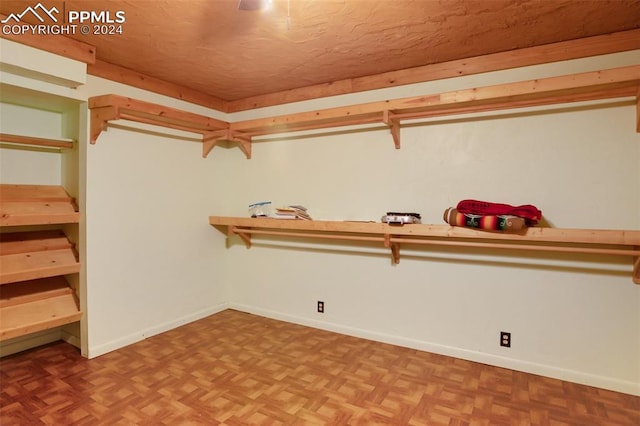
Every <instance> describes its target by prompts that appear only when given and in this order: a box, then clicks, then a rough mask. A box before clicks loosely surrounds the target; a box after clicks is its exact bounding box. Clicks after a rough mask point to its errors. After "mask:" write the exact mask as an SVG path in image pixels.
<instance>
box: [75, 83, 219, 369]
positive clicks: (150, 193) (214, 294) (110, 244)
mask: <svg viewBox="0 0 640 426" xmlns="http://www.w3.org/2000/svg"><path fill="white" fill-rule="evenodd" d="M82 91H83V93H85V94H86V96H87V97H89V96H94V95H102V94H107V93H115V94H119V95H125V96H132V97H135V98H136V99H140V100H146V101H149V102H156V103H164V104H165V105H169V106H172V107H175V108H182V109H186V110H190V111H192V112H197V113H203V111H205V109H204V108H201V107H195V106H190V105H188V104H186V103H181V102H179V101H175V100H171V99H168V98H165V97H162V96H158V95H153V94H150V93H148V92H145V91H141V90H135V89H132V88H129V87H126V86H123V85H120V84H116V83H113V82H109V81H105V80H102V79H99V78H92V77H89V78H88V83H87V85H86V86H85V87H83V88H82ZM205 112H207V114H208V115H213V114H214V113H213V112H212V111H205ZM129 124H131V123H129ZM123 125H124V127H123ZM128 126H129V125H128V124H127V123H116V124H115V125H112V126H109V128H108V130H107V131H104V132H102V134H101V135H100V137H99V138H98V141H97V143H96V144H94V145H88V146H87V148H86V173H87V179H86V185H87V200H86V223H87V248H86V253H87V265H86V271H87V283H88V289H87V312H88V324H87V327H88V330H89V356H90V357H95V356H98V355H100V354H103V353H105V352H108V351H110V350H113V349H117V348H119V347H122V346H125V345H127V344H130V343H132V342H135V341H137V340H140V339H143V338H145V337H148V336H150V335H153V334H157V333H160V332H163V331H166V330H169V329H172V328H174V327H176V326H179V325H181V324H183V323H186V322H189V321H192V320H195V319H198V318H202V317H204V316H207V315H210V314H212V313H215V312H218V311H219V310H222V309H225V308H226V306H227V305H226V303H227V301H228V300H229V295H228V294H227V292H226V287H225V285H224V282H222V281H221V274H222V272H223V268H224V265H223V264H221V263H220V262H218V261H217V259H218V258H219V253H222V252H223V251H224V238H223V236H221V235H219V233H217V232H216V231H215V230H214V229H213V228H211V227H210V226H209V225H208V221H207V218H208V216H209V215H210V214H211V212H215V211H216V210H218V209H219V206H220V205H221V204H222V203H224V202H225V197H224V195H223V194H224V188H225V187H226V186H227V185H228V184H229V182H230V178H229V176H228V175H227V173H226V171H227V170H228V168H227V166H226V165H225V164H224V163H223V162H222V161H221V158H220V157H218V156H215V155H211V156H210V158H207V159H203V158H202V144H201V143H199V142H198V141H197V136H196V135H193V134H186V133H181V132H171V131H169V133H164V129H159V128H153V129H150V128H149V126H139V127H140V128H141V129H142V130H140V129H136V128H135V127H128ZM147 130H151V131H147Z"/></svg>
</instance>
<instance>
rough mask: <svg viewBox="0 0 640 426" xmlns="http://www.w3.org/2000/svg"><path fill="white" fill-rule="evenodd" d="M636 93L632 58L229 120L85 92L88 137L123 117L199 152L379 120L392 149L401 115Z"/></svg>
mask: <svg viewBox="0 0 640 426" xmlns="http://www.w3.org/2000/svg"><path fill="white" fill-rule="evenodd" d="M639 93H640V65H632V66H627V67H620V68H612V69H606V70H600V71H591V72H584V73H578V74H570V75H563V76H557V77H548V78H541V79H535V80H527V81H520V82H515V83H506V84H498V85H494V86H486V87H476V88H470V89H462V90H456V91H452V92H445V93H435V94H425V95H420V96H413V97H409V98H402V99H389V100H384V101H379V102H370V103H365V104H357V105H350V106H344V107H337V108H327V109H321V110H315V111H306V112H301V113H295V114H287V115H281V116H275V117H265V118H258V119H252V120H244V121H238V122H233V123H229V122H226V121H221V120H215V119H212V118H209V117H205V116H200V115H197V114H192V113H188V112H185V111H180V110H176V109H172V108H167V107H164V106H161V105H156V104H152V103H148V102H142V101H137V100H134V99H130V98H125V97H122V96H117V95H102V96H96V97H93V98H90V99H89V108H90V109H91V143H95V142H96V140H97V139H98V136H99V135H100V133H101V132H102V131H103V130H104V129H106V128H107V125H108V123H109V121H111V120H119V119H125V120H131V121H137V122H141V123H146V124H152V125H157V126H162V127H168V128H173V129H179V130H185V131H190V132H194V133H199V134H201V135H202V138H203V139H202V142H203V149H202V155H203V157H206V156H207V155H208V154H209V152H210V151H211V150H212V149H213V147H214V146H216V144H217V143H218V142H222V141H233V142H237V143H238V144H239V146H240V148H241V149H242V151H243V152H244V153H245V155H246V157H247V158H251V143H252V138H253V137H255V136H263V135H270V134H278V133H288V132H299V131H306V130H317V129H325V128H336V127H341V126H355V125H364V124H382V125H385V126H387V127H389V130H390V133H391V136H392V139H393V143H394V146H395V147H396V149H399V148H400V137H401V132H400V127H401V123H402V121H407V120H418V119H426V118H431V117H439V116H447V115H455V114H467V113H479V112H487V111H497V110H504V109H513V108H524V107H535V106H541V105H551V104H562V103H571V102H581V101H593V100H601V99H614V98H622V97H633V98H635V100H636V104H637V109H638V111H640V96H639ZM638 117H640V114H639V115H638ZM636 131H637V132H640V118H638V121H637V123H636Z"/></svg>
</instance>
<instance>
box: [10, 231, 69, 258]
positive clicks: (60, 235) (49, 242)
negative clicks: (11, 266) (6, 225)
mask: <svg viewBox="0 0 640 426" xmlns="http://www.w3.org/2000/svg"><path fill="white" fill-rule="evenodd" d="M72 247H73V244H72V243H71V242H70V241H69V239H68V238H67V236H66V235H65V234H64V232H63V231H62V230H51V231H32V232H8V233H1V234H0V256H4V255H8V254H19V253H30V252H35V251H45V250H60V249H67V248H72Z"/></svg>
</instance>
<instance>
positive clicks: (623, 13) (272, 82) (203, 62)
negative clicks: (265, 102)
mask: <svg viewBox="0 0 640 426" xmlns="http://www.w3.org/2000/svg"><path fill="white" fill-rule="evenodd" d="M243 1H247V0H243ZM267 1H268V0H267ZM35 3H36V2H35V1H12V0H3V1H2V2H1V3H0V13H2V14H4V15H9V14H10V13H15V12H19V11H21V10H23V9H24V8H25V6H28V5H33V4H35ZM42 3H43V4H44V5H46V6H52V5H57V6H58V7H59V8H60V9H61V10H66V11H69V10H93V11H107V10H108V11H110V12H111V14H112V15H111V16H112V17H113V16H114V15H115V12H116V11H124V12H125V13H126V22H125V23H123V24H122V30H123V31H122V32H123V33H122V34H117V35H93V34H88V35H82V34H79V33H78V34H75V35H71V37H72V38H75V39H77V40H80V41H83V42H86V43H88V44H90V45H92V46H95V48H96V58H97V60H98V62H97V63H96V64H95V65H93V67H94V71H95V72H94V73H95V74H98V75H100V73H101V69H102V70H104V69H105V67H108V66H109V65H110V64H111V65H116V66H118V67H122V68H125V69H127V70H130V71H134V72H136V73H139V75H142V76H147V77H150V78H153V79H158V80H160V81H163V82H168V83H171V84H174V85H176V86H179V87H185V88H188V89H189V90H192V91H197V92H200V93H202V94H203V95H206V96H209V97H211V99H217V100H219V101H220V102H221V103H231V104H232V103H234V102H235V103H236V104H237V105H236V107H235V110H241V109H247V108H249V107H250V106H254V107H255V106H257V105H259V102H251V100H253V99H259V98H260V97H263V98H264V97H265V96H268V97H270V99H271V100H270V103H271V104H276V103H279V102H278V97H280V98H281V99H285V98H286V96H282V94H285V93H287V92H290V91H294V90H300V89H301V88H307V87H319V86H322V85H324V86H327V85H332V84H337V83H338V82H342V81H348V80H349V79H353V78H359V77H366V76H376V75H380V74H382V73H389V72H394V71H398V70H406V69H412V68H415V67H421V66H425V65H430V64H437V63H443V62H448V61H454V60H461V59H465V58H472V57H478V56H483V55H489V54H495V53H498V52H508V51H513V50H515V49H522V48H529V47H533V46H539V45H545V44H549V43H558V42H564V41H568V40H575V39H579V38H584V37H592V36H598V35H604V34H611V33H616V32H620V31H627V30H636V29H639V28H640V2H638V1H637V0H553V1H552V0H271V1H270V4H269V5H268V6H267V7H266V8H264V9H262V10H250V11H246V10H240V9H239V7H238V6H239V0H156V1H121V0H109V1H105V0H92V1H86V0H85V1H80V0H67V1H46V0H43V1H42ZM25 19H27V17H25ZM540 62H544V58H540ZM90 72H91V67H90ZM393 83H394V82H393V81H389V82H388V85H393ZM247 100H249V101H248V102H247ZM243 105H244V106H243ZM233 109H234V108H231V110H233Z"/></svg>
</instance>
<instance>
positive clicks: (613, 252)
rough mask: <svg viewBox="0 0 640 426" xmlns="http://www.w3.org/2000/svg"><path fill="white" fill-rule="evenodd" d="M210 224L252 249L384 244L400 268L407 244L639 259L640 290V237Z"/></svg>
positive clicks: (302, 223) (259, 221)
mask: <svg viewBox="0 0 640 426" xmlns="http://www.w3.org/2000/svg"><path fill="white" fill-rule="evenodd" d="M209 224H210V225H212V226H214V227H215V228H217V229H218V230H220V231H221V232H223V233H224V234H225V235H227V236H234V235H237V236H239V237H240V238H241V239H242V240H243V241H244V243H245V244H246V246H247V248H249V247H251V237H252V236H253V235H275V236H280V237H286V238H310V239H322V240H335V241H339V240H349V241H363V242H379V243H381V244H382V245H383V246H384V247H387V248H389V249H390V251H391V256H392V260H393V262H394V263H399V262H400V247H401V245H402V244H412V245H430V246H440V247H445V246H449V247H451V246H454V247H466V248H473V249H478V250H487V249H499V250H518V251H523V252H556V253H576V254H601V255H609V256H625V257H630V258H631V259H633V270H632V273H631V275H632V280H633V282H634V283H636V284H640V231H629V230H595V229H567V228H543V227H531V228H526V229H524V230H523V231H522V232H519V233H507V232H490V231H483V230H476V229H472V228H463V227H455V226H449V225H422V224H414V225H405V226H396V225H388V224H386V223H375V222H339V221H315V220H314V221H306V220H280V219H271V218H242V217H224V216H210V217H209Z"/></svg>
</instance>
